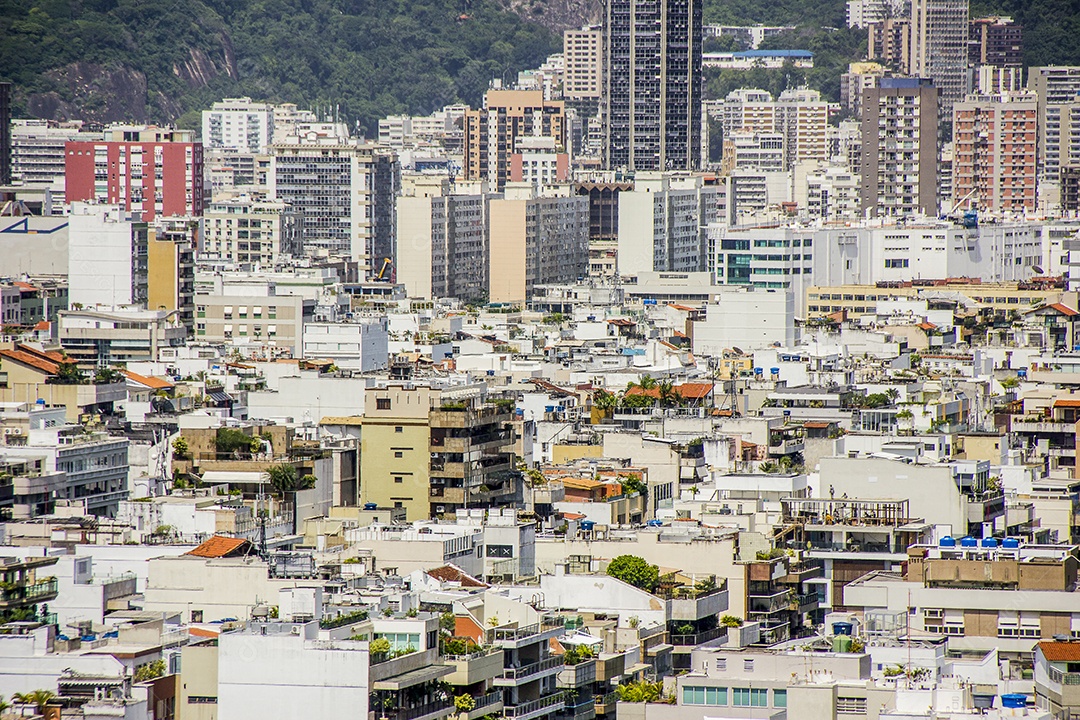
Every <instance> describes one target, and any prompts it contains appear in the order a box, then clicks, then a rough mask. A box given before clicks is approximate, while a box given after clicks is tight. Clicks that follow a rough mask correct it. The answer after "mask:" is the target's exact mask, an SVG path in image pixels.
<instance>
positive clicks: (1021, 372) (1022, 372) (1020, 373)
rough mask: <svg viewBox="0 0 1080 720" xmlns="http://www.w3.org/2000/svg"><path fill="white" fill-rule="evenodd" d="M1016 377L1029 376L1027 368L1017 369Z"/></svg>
mask: <svg viewBox="0 0 1080 720" xmlns="http://www.w3.org/2000/svg"><path fill="white" fill-rule="evenodd" d="M1016 377H1027V368H1020V369H1019V370H1017V371H1016Z"/></svg>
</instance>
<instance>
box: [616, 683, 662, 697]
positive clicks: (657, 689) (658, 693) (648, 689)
mask: <svg viewBox="0 0 1080 720" xmlns="http://www.w3.org/2000/svg"><path fill="white" fill-rule="evenodd" d="M615 692H616V693H618V695H619V700H620V701H621V702H628V703H640V702H644V703H650V702H659V701H660V698H661V697H663V694H664V683H663V682H659V681H657V682H650V681H648V680H638V681H637V682H629V683H624V684H622V685H619V686H618V687H616V688H615Z"/></svg>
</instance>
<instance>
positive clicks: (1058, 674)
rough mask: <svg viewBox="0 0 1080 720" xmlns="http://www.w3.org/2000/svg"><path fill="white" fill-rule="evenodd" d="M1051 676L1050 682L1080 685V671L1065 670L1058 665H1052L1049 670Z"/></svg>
mask: <svg viewBox="0 0 1080 720" xmlns="http://www.w3.org/2000/svg"><path fill="white" fill-rule="evenodd" d="M1048 674H1049V676H1050V682H1053V683H1057V684H1059V685H1080V673H1075V672H1065V671H1063V670H1058V669H1057V668H1056V667H1051V668H1049V670H1048Z"/></svg>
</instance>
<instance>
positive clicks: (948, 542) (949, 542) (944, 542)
mask: <svg viewBox="0 0 1080 720" xmlns="http://www.w3.org/2000/svg"><path fill="white" fill-rule="evenodd" d="M938 545H939V546H940V547H947V548H954V547H956V538H954V537H953V536H952V535H946V536H945V537H943V538H941V540H940V541H939V542H938Z"/></svg>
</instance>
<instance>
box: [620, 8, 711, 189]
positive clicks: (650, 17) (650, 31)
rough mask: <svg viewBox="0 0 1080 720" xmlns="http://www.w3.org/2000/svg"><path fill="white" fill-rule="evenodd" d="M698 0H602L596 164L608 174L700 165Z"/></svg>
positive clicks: (682, 168)
mask: <svg viewBox="0 0 1080 720" xmlns="http://www.w3.org/2000/svg"><path fill="white" fill-rule="evenodd" d="M702 5H703V2H702V0H605V2H604V25H603V27H604V48H603V54H604V93H603V100H602V101H601V104H602V112H603V115H604V161H605V165H606V167H608V168H609V169H613V170H628V171H637V170H692V169H695V168H697V167H698V166H699V165H700V163H701V102H702V75H701V52H702V51H701V46H702Z"/></svg>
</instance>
